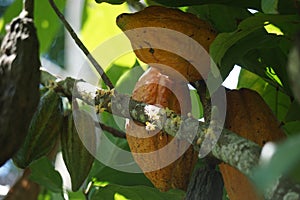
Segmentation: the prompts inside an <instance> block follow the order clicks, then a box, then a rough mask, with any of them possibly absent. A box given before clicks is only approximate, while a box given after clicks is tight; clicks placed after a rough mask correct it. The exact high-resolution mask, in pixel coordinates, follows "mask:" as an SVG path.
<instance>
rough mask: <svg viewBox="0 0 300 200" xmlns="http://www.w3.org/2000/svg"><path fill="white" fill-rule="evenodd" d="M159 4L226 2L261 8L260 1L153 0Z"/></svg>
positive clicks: (187, 4)
mask: <svg viewBox="0 0 300 200" xmlns="http://www.w3.org/2000/svg"><path fill="white" fill-rule="evenodd" d="M153 1H154V2H157V3H159V4H162V5H165V6H173V7H181V6H193V5H204V4H224V5H229V6H237V7H242V8H252V9H257V10H260V1H259V0H253V1H240V0H185V1H182V0H153Z"/></svg>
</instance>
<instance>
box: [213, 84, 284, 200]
mask: <svg viewBox="0 0 300 200" xmlns="http://www.w3.org/2000/svg"><path fill="white" fill-rule="evenodd" d="M225 127H226V128H227V129H229V130H231V131H233V132H235V133H237V134H239V135H241V136H243V137H245V138H247V139H249V140H251V141H253V142H255V143H257V144H258V145H260V146H263V145H264V144H265V143H266V142H268V141H278V140H280V139H283V138H284V137H285V134H284V132H283V131H282V130H281V129H280V123H279V121H278V120H277V118H276V116H275V115H274V114H273V113H272V110H271V109H270V108H269V107H268V105H267V104H266V103H265V101H264V100H263V98H262V97H261V96H260V95H259V94H258V93H257V92H255V91H253V90H250V89H246V88H243V89H239V90H231V91H227V115H226V120H225ZM219 167H220V171H221V173H222V176H223V179H224V185H225V188H226V191H227V193H228V196H229V198H230V200H240V199H243V200H255V199H263V198H262V197H261V196H259V195H258V194H257V193H256V191H255V188H254V186H253V185H252V183H251V181H250V180H249V179H248V178H247V177H246V176H245V175H244V174H242V173H241V172H240V171H238V170H237V169H235V168H233V167H231V166H229V165H227V164H224V163H222V164H220V165H219Z"/></svg>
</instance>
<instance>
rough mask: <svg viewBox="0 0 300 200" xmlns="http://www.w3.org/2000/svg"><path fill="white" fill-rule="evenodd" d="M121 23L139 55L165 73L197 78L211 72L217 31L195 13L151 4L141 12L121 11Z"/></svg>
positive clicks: (119, 23) (191, 80)
mask: <svg viewBox="0 0 300 200" xmlns="http://www.w3.org/2000/svg"><path fill="white" fill-rule="evenodd" d="M117 25H118V26H119V27H120V29H122V30H123V31H124V32H125V34H126V36H127V37H128V38H129V40H130V42H131V45H132V47H133V49H134V52H135V54H136V55H137V57H138V58H139V59H140V60H141V61H143V62H145V63H147V64H149V65H151V66H152V67H154V66H155V67H156V68H159V69H160V70H161V71H162V72H163V73H164V74H167V75H172V77H174V76H178V73H179V74H181V75H182V76H184V77H185V78H186V79H187V80H188V81H190V82H194V81H196V80H200V79H203V78H206V77H207V75H208V73H209V72H210V59H209V55H208V53H207V52H208V51H209V46H210V44H211V43H212V41H213V40H214V38H215V37H216V35H217V34H216V32H215V31H214V30H213V28H212V27H211V26H210V25H209V24H208V23H207V22H205V21H203V20H201V19H199V18H197V17H196V16H195V15H193V14H191V13H186V12H183V11H181V10H178V9H173V8H166V7H161V6H150V7H147V8H145V9H144V10H142V11H139V12H137V13H133V14H126V13H125V14H121V15H119V16H118V18H117ZM146 27H148V28H146ZM149 27H151V28H149ZM139 28H144V29H139ZM192 40H193V41H194V42H192ZM174 69H175V71H177V72H175V71H174Z"/></svg>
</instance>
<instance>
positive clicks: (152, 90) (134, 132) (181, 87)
mask: <svg viewBox="0 0 300 200" xmlns="http://www.w3.org/2000/svg"><path fill="white" fill-rule="evenodd" d="M132 98H133V99H134V100H137V101H142V102H145V103H148V104H151V105H156V106H161V107H164V108H169V109H171V110H174V111H175V112H177V113H181V114H187V112H189V111H190V109H191V102H190V95H189V90H188V87H187V84H186V83H184V82H177V81H175V80H173V79H171V78H169V77H168V76H165V75H163V74H161V73H160V72H159V71H158V70H157V69H155V68H150V69H149V70H148V71H147V72H145V73H144V74H143V76H142V77H141V78H140V79H139V81H138V82H137V84H136V86H135V89H134V91H133V95H132ZM126 137H127V141H128V144H129V147H130V149H131V152H132V153H133V157H134V159H135V161H136V162H137V164H138V165H139V166H140V168H141V169H142V170H143V171H144V172H145V175H146V176H147V177H148V179H149V180H150V181H151V182H152V183H153V184H154V186H155V187H156V188H158V189H159V190H161V191H167V190H169V189H171V188H179V189H183V190H185V189H186V188H187V185H188V182H189V178H190V175H191V173H192V170H193V168H194V165H195V163H196V160H197V153H196V152H195V151H194V149H193V147H192V146H190V144H188V143H187V142H185V141H181V140H178V139H176V138H174V137H172V136H170V135H168V134H166V133H163V132H162V131H154V130H153V131H148V130H146V128H145V126H144V125H140V124H136V123H135V122H134V121H129V122H128V123H127V124H126ZM170 142H171V143H172V145H170ZM162 148H164V151H160V150H161V149H162ZM182 148H186V151H185V152H184V151H183V152H182V153H183V154H182V153H180V151H182ZM143 153H152V156H149V157H148V156H147V155H145V154H143ZM171 156H176V158H178V159H175V161H172V162H170V163H168V164H167V165H165V166H164V164H162V163H164V161H166V160H168V158H169V157H171ZM152 167H153V168H152ZM154 168H155V170H154V171H152V170H151V169H154Z"/></svg>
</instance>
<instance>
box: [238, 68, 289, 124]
mask: <svg viewBox="0 0 300 200" xmlns="http://www.w3.org/2000/svg"><path fill="white" fill-rule="evenodd" d="M237 88H250V89H252V90H255V91H257V92H258V93H259V94H260V95H261V96H262V98H263V99H264V100H265V102H266V103H267V104H268V106H269V107H270V108H271V109H272V111H273V112H274V114H275V115H276V116H277V118H278V119H279V120H280V121H285V116H286V114H287V112H288V109H289V107H290V98H289V96H287V95H286V94H284V93H283V92H281V91H280V90H278V88H275V87H274V86H272V85H270V84H269V83H267V82H266V81H264V80H263V79H262V78H261V77H259V76H257V75H256V74H254V73H251V72H249V71H247V70H244V69H241V72H240V76H239V81H238V86H237Z"/></svg>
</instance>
